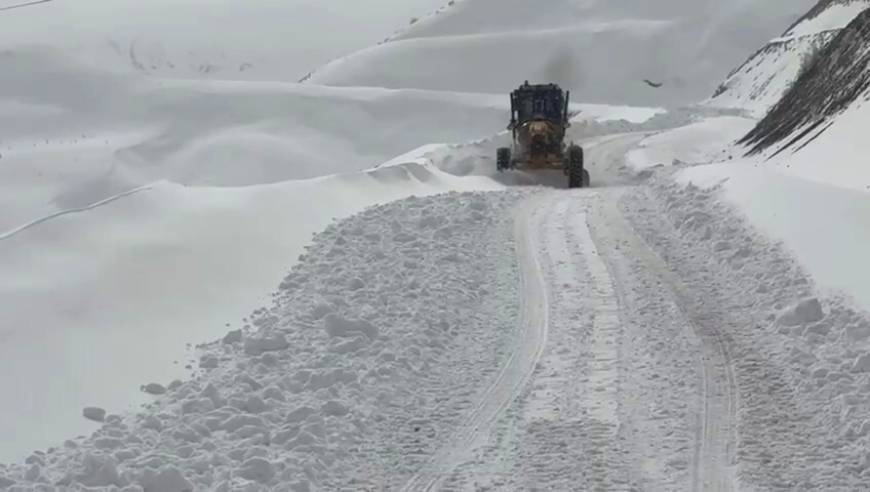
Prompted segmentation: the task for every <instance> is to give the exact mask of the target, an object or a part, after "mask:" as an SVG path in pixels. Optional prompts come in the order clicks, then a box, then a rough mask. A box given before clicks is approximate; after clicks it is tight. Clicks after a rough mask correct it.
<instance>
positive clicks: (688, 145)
mask: <svg viewBox="0 0 870 492" xmlns="http://www.w3.org/2000/svg"><path fill="white" fill-rule="evenodd" d="M754 124H755V121H754V120H750V119H747V118H740V117H734V116H723V117H714V118H706V119H704V120H701V121H699V122H697V123H693V124H691V125H687V126H684V127H680V128H677V129H675V130H671V131H667V132H664V133H659V134H656V135H653V136H651V137H648V138H645V139H644V140H642V141H641V142H640V144H638V148H637V149H634V150H632V151H630V152H629V153H628V154H626V162H627V164H628V165H629V166H631V167H633V168H634V169H638V170H641V169H646V168H650V167H655V166H661V165H666V166H667V165H671V164H699V163H707V162H712V161H715V160H718V159H722V158H723V157H724V158H725V159H728V158H729V156H730V155H732V154H733V149H732V145H733V143H734V142H735V141H736V140H737V139H739V138H740V137H742V136H743V135H745V134H746V132H747V131H749V130H750V129H752V127H753V126H754Z"/></svg>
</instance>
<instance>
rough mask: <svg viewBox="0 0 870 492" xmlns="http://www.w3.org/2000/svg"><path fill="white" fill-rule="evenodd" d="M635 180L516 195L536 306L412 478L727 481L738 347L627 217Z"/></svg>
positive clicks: (528, 485)
mask: <svg viewBox="0 0 870 492" xmlns="http://www.w3.org/2000/svg"><path fill="white" fill-rule="evenodd" d="M632 191H633V189H632V188H630V187H615V188H611V189H607V190H581V191H573V192H566V191H550V192H543V193H537V194H534V195H532V196H531V197H530V198H527V199H526V200H525V202H524V203H522V204H521V205H519V207H518V212H517V213H516V218H515V220H516V243H517V254H518V260H519V264H520V271H521V272H522V278H523V279H524V280H528V279H532V280H533V281H524V282H522V284H521V285H522V289H521V292H520V296H521V304H522V306H523V310H522V312H523V313H524V314H525V313H528V312H531V313H532V315H529V316H523V317H522V318H521V319H522V323H521V331H522V332H523V333H524V335H523V336H522V337H521V341H522V343H521V345H520V346H519V347H518V348H517V349H515V353H514V355H513V356H512V357H510V358H509V359H508V361H509V362H508V364H507V365H505V366H503V368H502V373H503V374H504V373H508V374H510V376H509V377H506V378H502V377H500V378H498V379H497V380H495V383H494V385H495V389H496V391H493V392H486V393H484V394H483V398H484V400H483V401H481V402H480V403H479V404H478V405H479V406H480V407H483V408H488V411H487V412H486V414H485V416H480V415H479V414H478V413H474V414H472V415H471V417H470V418H469V419H468V420H467V421H466V422H467V424H466V425H465V426H463V427H462V428H461V429H459V432H458V433H457V438H456V439H451V440H449V441H448V442H447V443H446V444H445V447H443V448H442V451H441V452H439V453H438V454H436V455H435V457H433V462H434V463H435V464H437V466H434V467H433V468H432V471H430V472H429V475H426V477H427V478H426V479H420V476H417V477H415V479H414V480H412V481H411V482H410V483H409V484H408V486H407V487H406V488H407V489H408V490H441V489H444V488H447V489H452V488H460V489H475V488H478V489H479V488H484V489H488V488H496V489H504V490H530V489H532V488H538V487H540V488H542V489H545V488H549V489H552V490H636V489H638V488H639V489H642V490H717V491H718V490H732V487H731V483H732V477H731V472H730V469H729V465H730V464H731V462H732V460H731V457H730V454H729V453H731V452H733V449H734V436H733V429H734V428H733V425H734V424H733V422H734V411H735V398H734V397H735V388H734V378H733V376H732V374H731V365H730V359H729V358H728V355H727V351H726V349H725V346H724V345H723V344H722V343H721V341H720V339H719V338H718V337H717V334H716V332H715V331H713V330H712V327H710V326H707V325H705V324H704V323H703V319H704V312H703V306H696V305H693V304H691V303H690V302H689V301H688V300H687V299H686V295H685V293H684V290H685V287H684V286H683V285H682V284H681V282H680V280H679V279H678V278H676V277H675V276H674V275H673V274H672V273H671V272H670V271H669V270H668V268H667V267H666V266H665V265H664V263H663V262H662V260H661V259H660V258H659V257H658V256H657V255H656V254H655V253H654V252H653V251H651V250H650V249H649V247H648V246H647V245H646V244H645V243H644V241H643V240H642V239H641V238H640V237H639V236H638V234H637V233H636V232H635V231H634V229H633V227H632V226H631V225H630V223H629V222H628V221H627V219H626V218H625V217H624V216H623V213H622V211H621V210H620V209H619V207H618V204H619V201H620V198H621V197H622V196H623V195H624V194H625V193H631V192H632ZM529 306H531V307H529ZM539 306H540V307H541V308H543V309H545V310H546V312H542V313H538V312H537V309H539V308H538V307H539ZM705 329H706V330H705ZM707 330H709V331H707ZM542 342H546V343H545V344H544V345H543V346H542V345H541V344H542ZM517 360H522V361H528V362H526V363H522V364H520V363H517V362H515V361H517ZM529 362H531V363H533V364H532V367H533V371H528V373H527V372H526V371H524V370H523V368H525V367H529ZM515 366H516V367H515ZM529 376H531V377H530V378H529ZM526 380H528V382H527V384H525V385H524V386H520V387H518V384H521V383H523V382H525V381H526ZM516 393H519V394H520V397H519V398H517V399H514V398H512V395H514V394H516ZM508 397H510V398H509V399H506V398H508ZM484 434H487V435H484Z"/></svg>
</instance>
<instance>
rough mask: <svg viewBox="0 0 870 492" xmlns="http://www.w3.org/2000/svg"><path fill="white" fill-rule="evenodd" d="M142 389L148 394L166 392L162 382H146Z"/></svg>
mask: <svg viewBox="0 0 870 492" xmlns="http://www.w3.org/2000/svg"><path fill="white" fill-rule="evenodd" d="M142 391H144V392H146V393H148V394H149V395H162V394H163V393H166V387H165V386H163V385H162V384H157V383H148V384H146V385H145V386H143V387H142Z"/></svg>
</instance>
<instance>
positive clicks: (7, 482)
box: [0, 476, 15, 489]
mask: <svg viewBox="0 0 870 492" xmlns="http://www.w3.org/2000/svg"><path fill="white" fill-rule="evenodd" d="M13 485H15V480H12V479H9V478H6V477H2V476H0V489H2V488H6V487H11V486H13Z"/></svg>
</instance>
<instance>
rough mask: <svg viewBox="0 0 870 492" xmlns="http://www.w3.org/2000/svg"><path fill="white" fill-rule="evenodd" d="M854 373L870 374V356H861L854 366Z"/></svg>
mask: <svg viewBox="0 0 870 492" xmlns="http://www.w3.org/2000/svg"><path fill="white" fill-rule="evenodd" d="M852 372H870V354H863V355H859V356H858V358H857V359H855V363H854V364H852Z"/></svg>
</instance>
